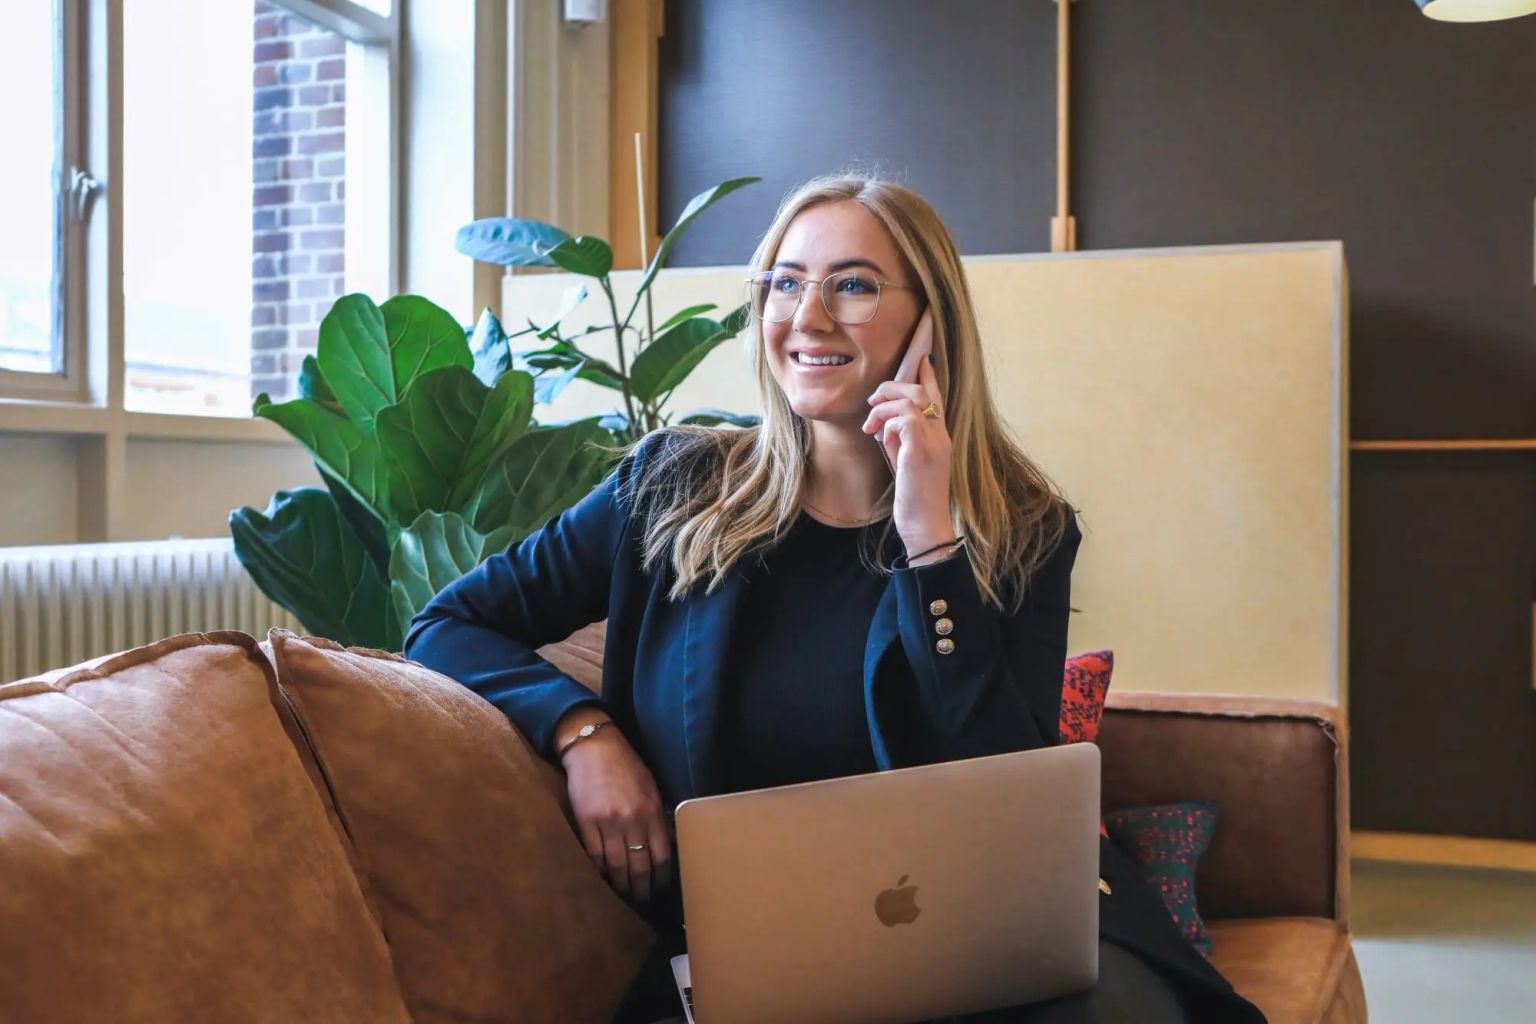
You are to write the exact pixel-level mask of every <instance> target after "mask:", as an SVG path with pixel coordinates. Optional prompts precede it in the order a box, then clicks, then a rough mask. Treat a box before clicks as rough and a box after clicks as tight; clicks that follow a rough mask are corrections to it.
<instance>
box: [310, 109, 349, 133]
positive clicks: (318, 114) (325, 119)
mask: <svg viewBox="0 0 1536 1024" xmlns="http://www.w3.org/2000/svg"><path fill="white" fill-rule="evenodd" d="M346 123H347V108H346V107H342V106H336V107H321V108H320V109H319V110H317V111H315V127H316V128H340V127H342V126H343V125H345V124H346Z"/></svg>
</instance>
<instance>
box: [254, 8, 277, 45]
mask: <svg viewBox="0 0 1536 1024" xmlns="http://www.w3.org/2000/svg"><path fill="white" fill-rule="evenodd" d="M256 10H257V14H256V23H255V28H256V38H257V39H258V40H260V39H271V38H272V37H273V36H275V35H277V29H278V22H279V21H281V20H282V19H280V18H279V17H278V16H277V15H276V14H265V13H262V12H261V5H260V4H257V5H256Z"/></svg>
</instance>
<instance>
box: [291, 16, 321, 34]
mask: <svg viewBox="0 0 1536 1024" xmlns="http://www.w3.org/2000/svg"><path fill="white" fill-rule="evenodd" d="M318 31H320V26H318V25H316V24H315V23H314V22H312V21H310V20H309V19H308V18H301V17H299V16H298V15H297V14H290V15H288V16H287V17H286V18H284V19H283V31H282V34H283V35H285V36H307V35H313V34H314V33H316V32H318Z"/></svg>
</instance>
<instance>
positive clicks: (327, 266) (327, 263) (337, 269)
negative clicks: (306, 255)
mask: <svg viewBox="0 0 1536 1024" xmlns="http://www.w3.org/2000/svg"><path fill="white" fill-rule="evenodd" d="M346 269H347V266H346V259H345V258H344V257H343V256H342V254H341V253H339V252H322V253H320V254H319V255H317V256H316V257H315V273H317V274H340V273H342V272H343V271H345V270H346Z"/></svg>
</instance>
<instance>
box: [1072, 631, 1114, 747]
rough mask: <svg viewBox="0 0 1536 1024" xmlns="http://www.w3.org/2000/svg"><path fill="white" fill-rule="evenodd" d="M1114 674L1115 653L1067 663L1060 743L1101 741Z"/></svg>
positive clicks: (1081, 656) (1095, 654)
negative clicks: (1110, 683)
mask: <svg viewBox="0 0 1536 1024" xmlns="http://www.w3.org/2000/svg"><path fill="white" fill-rule="evenodd" d="M1114 670H1115V652H1114V651H1107V650H1106V651H1088V652H1087V653H1085V654H1076V655H1073V656H1072V657H1070V658H1068V659H1067V667H1066V671H1065V672H1064V673H1063V674H1062V680H1061V725H1060V729H1061V742H1063V743H1094V742H1097V741H1098V738H1099V723H1100V722H1101V721H1103V719H1104V697H1105V695H1106V694H1107V693H1109V677H1110V675H1111V674H1112V673H1113V672H1114Z"/></svg>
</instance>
